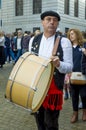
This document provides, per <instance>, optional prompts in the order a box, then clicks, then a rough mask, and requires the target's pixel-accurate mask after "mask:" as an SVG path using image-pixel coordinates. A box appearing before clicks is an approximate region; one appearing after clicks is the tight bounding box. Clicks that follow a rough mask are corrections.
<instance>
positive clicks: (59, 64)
mask: <svg viewBox="0 0 86 130" xmlns="http://www.w3.org/2000/svg"><path fill="white" fill-rule="evenodd" d="M40 17H41V23H42V26H43V29H44V32H43V33H41V34H39V35H38V36H36V37H35V38H34V40H33V42H32V43H31V44H30V45H29V46H30V47H29V50H31V51H32V52H34V53H35V54H37V53H38V55H40V56H42V57H46V58H51V59H52V61H53V64H54V67H55V70H54V75H53V78H52V81H51V85H50V89H49V91H48V94H47V96H46V98H45V100H44V102H43V104H42V105H41V107H40V108H39V110H38V111H37V112H36V113H34V116H35V119H36V123H37V127H38V130H59V125H58V119H59V114H60V110H61V109H62V104H63V84H64V77H65V74H66V73H70V72H72V67H73V63H72V46H71V42H70V41H69V40H68V39H67V38H65V37H61V38H59V40H58V41H59V42H58V43H59V45H58V49H57V50H56V52H55V50H53V48H54V43H55V41H56V39H57V37H58V33H57V32H56V29H57V27H58V25H59V21H60V20H61V18H60V15H59V13H58V12H56V11H52V10H50V11H45V12H43V13H42V14H41V16H40ZM55 45H56V44H55Z"/></svg>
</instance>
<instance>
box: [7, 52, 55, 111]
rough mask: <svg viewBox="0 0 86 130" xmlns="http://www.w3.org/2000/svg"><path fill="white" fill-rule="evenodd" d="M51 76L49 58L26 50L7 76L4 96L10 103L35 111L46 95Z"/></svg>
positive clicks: (51, 67) (51, 69)
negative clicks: (46, 58)
mask: <svg viewBox="0 0 86 130" xmlns="http://www.w3.org/2000/svg"><path fill="white" fill-rule="evenodd" d="M48 72H49V74H48ZM52 76H53V64H52V62H51V60H45V59H43V58H41V57H38V56H35V55H33V54H30V53H29V52H26V53H25V54H23V55H22V56H21V57H20V58H19V60H18V62H17V63H16V64H15V66H14V68H13V70H12V72H11V74H10V76H9V79H8V83H7V87H6V98H7V99H8V100H9V101H11V102H12V103H15V104H17V105H19V106H22V107H24V108H26V109H28V110H31V111H32V112H36V111H37V110H38V109H39V107H40V106H41V104H42V103H43V101H44V99H45V97H46V95H47V92H48V89H49V86H50V83H51V79H52ZM41 82H42V84H41ZM40 86H41V88H40ZM43 86H45V87H43ZM43 88H44V89H43ZM42 91H43V93H42ZM36 102H37V103H36Z"/></svg>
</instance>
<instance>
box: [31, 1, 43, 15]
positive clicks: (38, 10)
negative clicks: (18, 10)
mask: <svg viewBox="0 0 86 130" xmlns="http://www.w3.org/2000/svg"><path fill="white" fill-rule="evenodd" d="M41 7H42V0H33V14H39V13H41Z"/></svg>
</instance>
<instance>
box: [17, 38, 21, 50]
mask: <svg viewBox="0 0 86 130" xmlns="http://www.w3.org/2000/svg"><path fill="white" fill-rule="evenodd" d="M17 49H21V38H17Z"/></svg>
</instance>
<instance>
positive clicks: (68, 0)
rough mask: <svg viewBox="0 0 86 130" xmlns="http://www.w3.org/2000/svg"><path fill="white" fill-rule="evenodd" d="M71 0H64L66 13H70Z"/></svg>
mask: <svg viewBox="0 0 86 130" xmlns="http://www.w3.org/2000/svg"><path fill="white" fill-rule="evenodd" d="M69 2H70V0H64V13H65V14H69Z"/></svg>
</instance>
